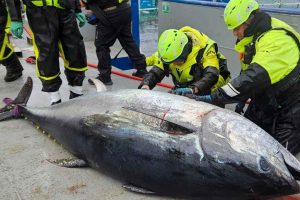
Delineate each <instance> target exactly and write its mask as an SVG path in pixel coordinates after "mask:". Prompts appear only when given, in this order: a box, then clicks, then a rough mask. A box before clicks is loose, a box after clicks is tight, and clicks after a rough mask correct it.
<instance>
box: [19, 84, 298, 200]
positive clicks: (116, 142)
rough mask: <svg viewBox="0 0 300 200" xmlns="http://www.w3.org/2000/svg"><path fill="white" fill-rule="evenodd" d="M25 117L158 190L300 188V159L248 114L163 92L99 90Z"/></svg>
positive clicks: (198, 193) (267, 191) (234, 194)
mask: <svg viewBox="0 0 300 200" xmlns="http://www.w3.org/2000/svg"><path fill="white" fill-rule="evenodd" d="M24 115H25V116H26V117H27V118H28V119H29V120H31V121H33V122H34V123H35V124H36V125H37V126H40V128H41V129H43V130H44V131H46V132H47V133H48V134H50V135H52V136H53V138H55V139H56V140H57V141H58V142H59V143H61V144H62V145H63V147H64V148H66V149H67V150H68V151H70V152H71V153H72V154H74V155H75V156H77V157H78V158H81V159H83V160H85V161H87V163H88V164H89V165H90V166H91V167H93V168H96V169H100V170H101V171H102V172H106V173H109V174H110V175H112V176H114V177H116V178H118V179H120V180H121V181H123V182H126V183H130V184H133V185H135V186H138V187H141V188H145V189H147V190H150V191H153V192H155V193H158V194H163V195H171V196H185V197H203V198H204V199H213V198H217V199H218V198H220V199H224V198H225V197H226V199H251V198H253V197H257V196H264V195H266V196H268V195H270V196H279V195H285V194H294V193H298V192H299V186H298V183H297V182H296V180H295V177H296V176H298V174H299V171H300V164H299V162H298V161H297V160H296V159H295V157H294V156H292V155H291V154H290V153H289V152H288V151H287V150H286V149H285V148H284V147H283V146H281V145H280V144H279V143H278V142H277V141H276V140H274V139H273V138H272V137H271V136H269V135H268V134H267V133H266V132H265V131H263V130H262V129H261V128H259V127H258V126H256V125H255V124H253V123H252V122H250V121H249V120H247V119H245V118H243V117H242V116H240V115H238V114H236V113H234V112H232V111H229V110H225V109H222V108H219V107H216V106H213V105H210V104H207V103H203V102H196V101H194V100H191V99H188V98H186V97H181V96H177V95H172V94H168V93H163V92H158V91H147V90H135V89H131V90H119V91H111V92H103V93H97V94H95V95H88V96H84V97H80V98H77V99H74V100H70V101H69V102H64V103H61V104H58V105H56V106H53V107H50V108H29V107H24Z"/></svg>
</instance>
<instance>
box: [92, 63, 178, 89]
mask: <svg viewBox="0 0 300 200" xmlns="http://www.w3.org/2000/svg"><path fill="white" fill-rule="evenodd" d="M88 66H90V67H93V68H97V65H95V64H91V63H88ZM111 73H113V74H115V75H118V76H121V77H124V78H129V79H133V80H136V81H141V80H143V79H142V78H139V77H136V76H131V75H128V74H124V73H122V72H119V71H115V70H111ZM157 85H159V86H161V87H165V88H173V87H174V86H172V85H169V84H166V83H157Z"/></svg>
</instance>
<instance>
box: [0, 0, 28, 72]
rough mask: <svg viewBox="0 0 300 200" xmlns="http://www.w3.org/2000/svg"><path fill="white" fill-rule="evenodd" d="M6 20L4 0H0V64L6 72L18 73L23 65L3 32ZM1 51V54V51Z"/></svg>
mask: <svg viewBox="0 0 300 200" xmlns="http://www.w3.org/2000/svg"><path fill="white" fill-rule="evenodd" d="M7 20H8V12H7V10H6V4H5V1H4V0H0V64H2V65H4V66H5V67H6V70H7V73H8V74H13V73H20V72H21V71H22V70H23V67H22V65H21V63H20V61H19V59H18V57H17V55H16V54H15V53H14V52H13V49H12V47H11V45H10V44H9V41H8V38H7V33H6V32H5V29H6V26H7ZM2 51H3V54H2V53H1V52H2Z"/></svg>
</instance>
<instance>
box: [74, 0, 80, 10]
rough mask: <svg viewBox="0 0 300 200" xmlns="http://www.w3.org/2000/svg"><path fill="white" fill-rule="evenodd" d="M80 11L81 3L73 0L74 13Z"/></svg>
mask: <svg viewBox="0 0 300 200" xmlns="http://www.w3.org/2000/svg"><path fill="white" fill-rule="evenodd" d="M80 12H81V3H80V0H75V13H80Z"/></svg>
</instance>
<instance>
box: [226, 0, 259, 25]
mask: <svg viewBox="0 0 300 200" xmlns="http://www.w3.org/2000/svg"><path fill="white" fill-rule="evenodd" d="M258 8H259V5H258V3H257V2H256V1H255V0H230V1H229V3H228V4H227V5H226V8H225V10H224V21H225V24H226V25H227V28H228V29H229V30H232V29H235V28H236V27H238V26H240V25H241V24H242V23H244V22H245V21H247V20H248V18H249V17H250V15H251V13H252V12H253V11H254V10H257V9H258Z"/></svg>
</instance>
